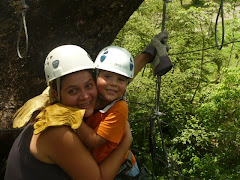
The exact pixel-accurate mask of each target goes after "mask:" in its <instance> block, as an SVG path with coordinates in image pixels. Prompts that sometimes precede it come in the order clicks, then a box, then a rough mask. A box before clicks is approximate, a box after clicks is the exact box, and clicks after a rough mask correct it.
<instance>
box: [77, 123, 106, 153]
mask: <svg viewBox="0 0 240 180" xmlns="http://www.w3.org/2000/svg"><path fill="white" fill-rule="evenodd" d="M76 132H77V135H78V137H79V138H80V139H81V141H83V143H84V144H85V145H86V146H87V147H88V148H89V149H94V148H97V147H100V146H102V145H103V144H105V143H106V142H107V140H106V139H105V138H103V137H101V136H99V135H98V134H97V133H95V132H94V130H93V129H92V128H90V127H89V126H88V125H87V124H86V123H85V122H82V124H81V126H80V127H79V128H78V129H77V130H76Z"/></svg>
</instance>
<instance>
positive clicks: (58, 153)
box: [36, 126, 132, 180]
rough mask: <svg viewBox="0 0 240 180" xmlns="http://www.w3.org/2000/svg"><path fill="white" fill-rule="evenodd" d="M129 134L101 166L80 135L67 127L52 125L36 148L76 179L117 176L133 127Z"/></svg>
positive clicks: (127, 133)
mask: <svg viewBox="0 0 240 180" xmlns="http://www.w3.org/2000/svg"><path fill="white" fill-rule="evenodd" d="M125 134H126V135H125V137H124V139H123V141H122V143H121V144H120V145H119V147H118V148H117V149H116V150H114V151H113V152H112V154H111V155H110V156H109V157H107V158H106V159H105V160H104V161H103V162H102V163H101V164H100V165H99V166H98V165H97V163H96V162H95V160H94V159H93V157H92V156H91V154H90V153H89V151H88V150H87V148H86V147H85V146H84V144H83V143H82V142H81V141H80V140H79V138H78V136H77V135H76V134H75V133H74V132H73V131H72V130H71V129H70V128H69V127H66V126H61V127H52V128H49V129H47V130H46V131H44V132H43V133H41V134H40V136H39V137H38V139H37V141H36V147H37V148H38V151H40V152H41V154H43V155H44V157H47V158H48V159H49V161H50V162H52V163H55V164H57V165H58V166H60V167H61V168H62V169H63V170H64V171H65V172H66V173H67V174H69V176H70V177H71V178H73V179H81V180H82V179H87V180H90V179H114V177H115V176H116V174H117V172H118V170H119V168H120V166H121V164H122V161H123V160H124V157H125V154H126V153H127V151H128V149H129V148H130V145H131V142H132V135H131V131H130V128H129V127H128V128H127V131H126V133H125ZM40 160H41V159H40ZM49 161H48V162H49Z"/></svg>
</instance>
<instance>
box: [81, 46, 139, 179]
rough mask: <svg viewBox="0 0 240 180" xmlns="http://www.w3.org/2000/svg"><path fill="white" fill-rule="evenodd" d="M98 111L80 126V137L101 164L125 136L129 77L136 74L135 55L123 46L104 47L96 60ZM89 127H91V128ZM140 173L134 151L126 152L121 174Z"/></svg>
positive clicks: (133, 174) (135, 174) (133, 175)
mask: <svg viewBox="0 0 240 180" xmlns="http://www.w3.org/2000/svg"><path fill="white" fill-rule="evenodd" d="M95 67H96V71H97V72H96V74H97V75H96V76H97V88H98V93H99V95H98V100H97V105H96V108H95V109H97V110H98V112H96V113H95V114H93V115H92V116H90V117H89V118H88V119H87V121H86V124H87V125H88V126H89V127H91V128H92V129H93V130H94V132H92V131H91V130H90V129H89V128H88V127H86V125H84V123H82V124H81V126H80V128H79V129H78V130H77V134H78V135H79V137H80V139H81V140H82V141H83V142H84V143H85V144H86V145H87V146H88V148H90V149H92V153H93V156H94V158H95V160H96V162H97V163H98V164H99V163H101V161H102V160H104V159H105V158H106V157H107V156H108V155H109V154H110V153H111V152H112V151H113V150H114V149H115V148H116V147H117V146H118V145H119V142H120V141H121V139H122V136H123V133H124V129H125V126H126V122H127V118H128V106H127V103H126V101H124V100H123V95H124V93H125V91H126V88H127V85H128V83H129V80H130V78H133V76H134V61H133V58H132V55H131V54H130V53H129V52H128V51H127V50H126V49H124V48H121V47H118V46H109V47H106V48H104V49H103V50H102V51H101V52H100V53H99V54H98V56H97V58H96V61H95ZM88 130H89V131H88ZM138 174H139V169H138V165H137V162H136V159H135V157H134V155H133V154H132V152H131V151H130V150H129V153H128V154H127V155H126V160H125V162H124V163H123V166H122V167H121V169H120V171H119V173H118V175H119V176H120V175H121V176H125V175H127V176H132V177H135V176H137V175H138Z"/></svg>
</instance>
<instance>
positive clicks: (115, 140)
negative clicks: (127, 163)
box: [86, 100, 135, 163]
mask: <svg viewBox="0 0 240 180" xmlns="http://www.w3.org/2000/svg"><path fill="white" fill-rule="evenodd" d="M127 119H128V106H127V103H126V101H124V100H119V101H117V102H115V104H114V105H112V107H111V108H110V109H109V110H107V111H106V112H105V113H101V112H97V113H95V114H93V115H91V116H90V117H89V118H88V119H87V121H86V124H87V125H88V126H89V127H91V128H92V129H94V131H95V132H96V133H97V134H98V135H100V136H101V137H103V138H104V139H106V140H108V142H107V143H105V144H104V145H103V146H101V147H98V148H95V149H93V156H94V158H95V160H96V162H97V163H100V162H101V161H102V160H104V159H105V158H106V157H107V156H108V155H109V154H110V153H111V152H112V151H113V150H114V149H115V148H116V147H117V146H118V145H119V143H120V142H121V140H122V137H123V134H124V132H125V128H126V122H127ZM126 157H127V155H126ZM134 162H135V158H134Z"/></svg>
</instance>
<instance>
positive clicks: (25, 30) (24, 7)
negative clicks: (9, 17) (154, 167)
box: [17, 0, 29, 58]
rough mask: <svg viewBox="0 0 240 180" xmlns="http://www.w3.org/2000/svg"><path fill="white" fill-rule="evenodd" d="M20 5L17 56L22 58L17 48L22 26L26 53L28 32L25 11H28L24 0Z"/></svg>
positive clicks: (18, 42)
mask: <svg viewBox="0 0 240 180" xmlns="http://www.w3.org/2000/svg"><path fill="white" fill-rule="evenodd" d="M21 2H22V6H21V10H22V11H21V13H22V21H23V22H22V23H21V21H20V28H19V32H18V39H17V54H18V57H19V58H23V56H22V54H21V53H20V50H19V44H20V36H21V33H22V31H23V28H24V32H25V38H26V41H25V42H26V49H25V53H24V54H25V55H26V54H27V51H28V32H27V25H26V12H27V11H28V9H29V6H28V5H27V4H26V3H25V0H22V1H21Z"/></svg>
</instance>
